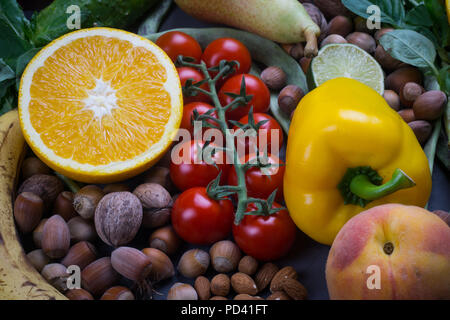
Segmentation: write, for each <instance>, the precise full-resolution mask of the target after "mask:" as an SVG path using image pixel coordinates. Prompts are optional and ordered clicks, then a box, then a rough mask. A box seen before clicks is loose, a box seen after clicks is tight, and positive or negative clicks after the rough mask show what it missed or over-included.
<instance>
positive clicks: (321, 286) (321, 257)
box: [19, 0, 450, 299]
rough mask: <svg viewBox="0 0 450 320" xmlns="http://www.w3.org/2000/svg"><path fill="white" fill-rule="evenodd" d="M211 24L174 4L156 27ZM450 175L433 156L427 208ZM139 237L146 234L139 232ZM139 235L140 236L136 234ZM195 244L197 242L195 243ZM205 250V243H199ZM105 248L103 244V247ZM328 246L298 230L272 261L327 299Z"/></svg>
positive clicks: (440, 196)
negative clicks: (292, 271) (295, 273)
mask: <svg viewBox="0 0 450 320" xmlns="http://www.w3.org/2000/svg"><path fill="white" fill-rule="evenodd" d="M50 2H51V1H46V0H39V1H29V0H28V1H26V0H24V1H19V3H20V4H21V5H22V7H23V8H24V9H25V10H27V11H28V12H27V16H30V15H31V13H32V11H35V10H40V9H42V8H44V7H45V6H46V5H47V4H48V3H50ZM211 26H213V25H211V24H208V23H205V22H202V21H199V20H196V19H194V18H192V17H190V16H188V15H187V14H185V13H184V12H182V11H181V10H180V9H179V8H178V7H176V5H173V6H172V8H171V10H170V12H169V14H168V15H167V16H166V18H165V19H164V21H163V23H162V25H161V28H160V30H161V31H163V30H169V29H173V28H189V27H194V28H202V27H211ZM449 190H450V179H449V174H448V173H447V172H446V171H445V169H444V167H443V166H442V164H441V163H439V161H438V160H437V159H436V162H435V166H434V170H433V190H432V194H431V197H430V201H429V207H428V208H429V210H437V209H441V210H446V211H449V210H450V192H449ZM140 236H141V237H142V238H145V237H147V235H140ZM139 238H140V237H139ZM192 247H193V246H190V245H184V247H183V248H181V250H180V252H184V251H185V250H187V249H189V248H192ZM196 247H198V246H196ZM200 248H203V249H205V250H207V249H208V247H200ZM105 250H106V251H107V250H108V249H107V248H106V249H105ZM328 251H329V247H328V246H325V245H321V244H318V243H317V242H315V241H313V240H311V239H310V238H309V237H307V236H306V235H304V234H303V233H302V232H300V231H299V233H298V237H297V241H296V243H295V245H294V248H293V249H292V250H291V252H290V253H289V255H288V256H286V257H285V258H283V259H281V260H279V261H276V264H277V265H278V266H280V267H282V266H287V265H291V266H293V267H294V268H295V269H296V270H297V271H298V273H299V280H300V281H301V282H302V283H303V284H304V286H305V287H306V288H307V289H308V296H309V299H328V298H329V297H328V292H327V287H326V282H325V263H326V259H327V256H328ZM178 259H179V256H177V257H175V259H173V261H174V262H178ZM213 274H214V273H213V272H212V271H211V268H210V271H209V273H208V274H207V276H213ZM177 281H181V282H187V283H191V284H192V283H193V280H192V279H186V278H183V277H182V276H181V275H177V276H176V277H174V278H172V279H170V280H168V281H165V282H163V283H161V284H159V285H158V286H156V287H155V288H154V289H155V291H156V292H155V294H154V296H153V298H154V299H165V297H166V294H167V291H168V290H169V288H170V287H171V285H172V284H173V283H174V282H177ZM267 294H268V291H267V290H266V291H265V292H263V294H261V295H262V296H266V295H267Z"/></svg>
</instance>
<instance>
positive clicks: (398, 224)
mask: <svg viewBox="0 0 450 320" xmlns="http://www.w3.org/2000/svg"><path fill="white" fill-rule="evenodd" d="M370 266H376V267H378V268H379V269H378V270H379V271H380V272H379V279H380V287H379V289H377V288H373V289H369V286H368V282H369V283H370V284H374V283H375V282H374V277H375V276H376V275H375V272H374V271H373V269H371V268H373V267H371V268H369V267H370ZM376 267H375V268H376ZM368 268H369V269H368ZM325 272H326V280H327V286H328V292H329V294H330V298H331V299H364V300H366V299H368V300H371V299H450V227H449V226H448V225H447V224H446V223H445V222H444V221H443V220H441V219H440V218H439V217H438V216H436V215H435V214H433V213H431V212H429V211H427V210H425V209H423V208H420V207H415V206H404V205H400V204H386V205H382V206H378V207H374V208H371V209H369V210H367V211H364V212H361V213H360V214H358V215H356V216H355V217H353V218H352V219H350V220H349V221H348V222H347V223H346V224H345V225H344V227H343V228H342V229H341V230H340V231H339V233H338V235H337V237H336V239H335V240H334V242H333V245H332V247H331V250H330V253H329V255H328V260H327V265H326V271H325ZM371 276H374V277H372V278H370V279H369V277H371ZM368 280H369V281H368ZM372 287H373V286H372Z"/></svg>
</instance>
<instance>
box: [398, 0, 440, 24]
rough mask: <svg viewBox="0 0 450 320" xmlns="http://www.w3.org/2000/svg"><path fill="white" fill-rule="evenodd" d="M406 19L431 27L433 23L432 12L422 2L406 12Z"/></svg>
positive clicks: (408, 21)
mask: <svg viewBox="0 0 450 320" xmlns="http://www.w3.org/2000/svg"><path fill="white" fill-rule="evenodd" d="M405 21H406V22H407V23H409V24H412V25H415V26H424V27H431V26H432V25H433V20H432V18H431V16H430V13H429V12H428V9H427V7H426V6H425V5H424V4H420V5H418V6H417V7H414V8H413V9H411V10H410V11H409V12H408V13H407V14H406V18H405Z"/></svg>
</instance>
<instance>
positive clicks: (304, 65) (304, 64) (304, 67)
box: [300, 57, 312, 74]
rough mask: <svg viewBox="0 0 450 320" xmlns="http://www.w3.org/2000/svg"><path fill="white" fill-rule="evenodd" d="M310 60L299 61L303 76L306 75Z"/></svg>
mask: <svg viewBox="0 0 450 320" xmlns="http://www.w3.org/2000/svg"><path fill="white" fill-rule="evenodd" d="M311 61H312V59H311V58H306V57H303V58H301V59H300V67H301V68H302V70H303V73H304V74H307V73H308V69H309V65H310V64H311Z"/></svg>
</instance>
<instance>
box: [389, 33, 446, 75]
mask: <svg viewBox="0 0 450 320" xmlns="http://www.w3.org/2000/svg"><path fill="white" fill-rule="evenodd" d="M380 43H381V45H382V46H383V48H384V50H386V51H387V52H389V54H390V55H391V56H392V57H394V58H395V59H397V60H400V61H402V62H405V63H408V64H411V65H413V66H416V67H419V68H424V69H426V70H431V71H433V72H434V75H435V76H437V75H438V73H439V72H438V71H437V69H436V67H435V65H434V61H435V59H436V49H435V47H434V45H433V43H432V42H431V41H430V40H429V39H428V38H427V37H424V36H423V35H421V34H420V33H418V32H415V31H412V30H394V31H391V32H388V33H386V34H385V35H384V36H382V37H381V39H380Z"/></svg>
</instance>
